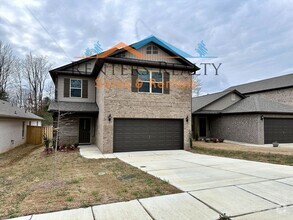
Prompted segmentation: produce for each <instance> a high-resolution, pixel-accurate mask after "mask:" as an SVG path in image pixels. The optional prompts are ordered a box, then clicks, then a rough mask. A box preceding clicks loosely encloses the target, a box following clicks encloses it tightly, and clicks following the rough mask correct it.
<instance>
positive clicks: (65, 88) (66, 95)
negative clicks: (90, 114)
mask: <svg viewBox="0 0 293 220" xmlns="http://www.w3.org/2000/svg"><path fill="white" fill-rule="evenodd" d="M69 83H70V79H69V78H65V79H64V97H69V86H70V85H69Z"/></svg>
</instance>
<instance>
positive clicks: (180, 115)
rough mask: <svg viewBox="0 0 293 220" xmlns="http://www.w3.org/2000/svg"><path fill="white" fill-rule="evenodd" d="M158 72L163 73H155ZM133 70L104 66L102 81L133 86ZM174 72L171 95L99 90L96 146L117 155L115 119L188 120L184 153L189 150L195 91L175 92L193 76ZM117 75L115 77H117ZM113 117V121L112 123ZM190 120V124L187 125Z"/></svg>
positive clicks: (129, 90) (185, 89) (127, 90)
mask: <svg viewBox="0 0 293 220" xmlns="http://www.w3.org/2000/svg"><path fill="white" fill-rule="evenodd" d="M148 69H149V70H156V71H159V69H151V68H148ZM131 70H132V68H131V66H126V65H123V75H122V66H121V65H118V64H115V65H114V71H113V65H112V64H104V67H103V70H102V71H104V72H105V73H106V74H105V75H104V74H102V73H100V75H99V77H100V79H101V80H102V81H103V82H106V81H108V82H111V81H112V82H113V81H115V82H116V81H121V82H124V83H126V84H127V83H129V85H131ZM169 72H170V94H152V93H137V92H132V91H131V88H130V87H129V88H119V89H117V88H116V89H115V88H110V89H107V88H106V89H98V90H97V96H96V97H97V104H98V106H99V119H98V121H97V125H98V126H97V127H98V131H97V135H96V144H97V145H98V147H99V148H100V150H101V151H102V152H103V153H112V152H113V130H114V129H113V126H114V119H115V118H167V119H171V118H174V119H183V120H184V149H189V135H190V133H191V97H192V95H191V88H184V89H183V88H175V87H174V83H176V82H182V81H183V82H187V81H188V80H191V75H190V74H188V73H187V72H184V74H181V73H182V71H174V75H173V72H172V70H170V71H169ZM113 73H114V74H113ZM110 114H111V116H112V120H111V121H109V120H108V116H109V115H110ZM186 117H188V118H189V121H188V122H186V120H185V119H186Z"/></svg>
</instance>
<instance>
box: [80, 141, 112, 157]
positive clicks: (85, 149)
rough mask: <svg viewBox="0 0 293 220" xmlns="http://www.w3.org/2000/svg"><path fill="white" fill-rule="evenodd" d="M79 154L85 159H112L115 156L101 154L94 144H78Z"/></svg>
mask: <svg viewBox="0 0 293 220" xmlns="http://www.w3.org/2000/svg"><path fill="white" fill-rule="evenodd" d="M79 149H80V150H79V152H80V155H81V156H82V157H84V158H87V159H103V158H104V159H112V158H116V156H115V155H114V154H102V152H101V151H100V149H99V148H98V146H97V145H95V144H90V145H81V146H79Z"/></svg>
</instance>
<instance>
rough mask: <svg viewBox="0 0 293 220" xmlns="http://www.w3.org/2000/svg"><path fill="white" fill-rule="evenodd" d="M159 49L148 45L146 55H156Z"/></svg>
mask: <svg viewBox="0 0 293 220" xmlns="http://www.w3.org/2000/svg"><path fill="white" fill-rule="evenodd" d="M158 53H159V49H158V48H157V47H156V46H153V45H149V46H147V48H146V54H158Z"/></svg>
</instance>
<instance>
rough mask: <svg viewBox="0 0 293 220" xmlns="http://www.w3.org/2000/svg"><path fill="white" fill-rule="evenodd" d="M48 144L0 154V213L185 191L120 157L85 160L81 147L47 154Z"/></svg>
mask: <svg viewBox="0 0 293 220" xmlns="http://www.w3.org/2000/svg"><path fill="white" fill-rule="evenodd" d="M42 151H43V147H35V146H28V145H24V146H20V147H18V148H15V149H13V150H11V151H9V152H7V153H4V154H0V204H1V205H0V218H4V217H16V216H21V215H28V214H32V213H43V212H51V211H57V210H63V209H71V208H78V207H87V206H89V205H97V204H103V203H111V202H118V201H126V200H132V199H136V198H144V197H151V196H158V195H165V194H172V193H178V192H180V190H178V189H177V188H175V187H173V186H171V185H170V184H168V183H167V182H164V181H162V180H159V179H157V178H155V177H153V176H151V175H149V174H147V173H145V172H143V171H141V170H139V169H137V168H135V167H132V166H130V165H128V164H126V163H124V162H122V161H120V160H119V159H99V160H97V159H85V158H83V157H81V156H80V154H79V152H69V153H65V152H57V154H56V161H57V163H56V179H55V181H53V163H54V155H53V154H52V155H49V156H45V155H44V154H43V153H42Z"/></svg>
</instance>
